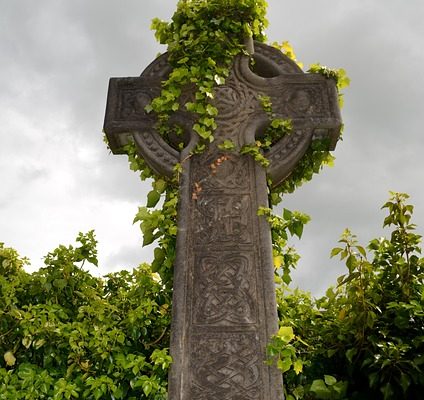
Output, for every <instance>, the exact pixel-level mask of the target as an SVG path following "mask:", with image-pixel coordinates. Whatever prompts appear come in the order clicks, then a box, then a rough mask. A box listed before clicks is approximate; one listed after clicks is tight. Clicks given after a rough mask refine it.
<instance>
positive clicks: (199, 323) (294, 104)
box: [104, 42, 341, 400]
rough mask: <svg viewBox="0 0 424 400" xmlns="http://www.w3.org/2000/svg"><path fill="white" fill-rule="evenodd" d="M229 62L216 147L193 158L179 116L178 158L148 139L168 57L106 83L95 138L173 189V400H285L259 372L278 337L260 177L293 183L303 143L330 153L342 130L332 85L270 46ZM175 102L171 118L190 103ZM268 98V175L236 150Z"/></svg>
mask: <svg viewBox="0 0 424 400" xmlns="http://www.w3.org/2000/svg"><path fill="white" fill-rule="evenodd" d="M254 47H255V49H254V51H255V52H254V60H255V63H254V67H253V68H252V67H251V65H250V60H249V57H247V56H245V55H240V56H237V57H236V58H235V60H234V65H233V68H232V71H231V74H230V77H229V78H228V79H227V80H226V82H225V84H223V85H220V86H217V87H216V88H215V98H214V100H213V104H214V105H215V106H216V107H217V108H218V111H219V115H218V116H217V117H216V123H217V129H216V131H215V132H214V137H215V141H214V142H212V143H211V144H210V145H209V147H208V148H207V149H206V151H205V152H203V153H201V154H193V155H190V154H191V150H192V149H193V148H194V146H195V145H196V143H197V134H196V133H194V132H193V131H192V125H193V121H194V120H193V116H192V115H191V114H190V113H189V112H185V111H178V112H176V113H175V116H174V117H173V119H172V121H171V122H176V123H178V124H179V125H180V126H182V127H183V129H184V131H185V136H186V138H187V139H186V143H185V148H184V149H183V150H182V151H179V150H177V146H173V145H172V143H167V142H165V141H164V140H163V138H162V137H161V136H160V135H159V134H158V132H156V130H155V123H156V118H155V115H154V113H146V112H145V109H144V108H145V106H146V105H147V104H149V103H150V102H151V100H152V99H154V98H155V97H157V96H158V95H159V94H160V90H161V81H163V80H165V79H166V77H167V76H168V74H169V73H170V71H171V67H170V65H169V64H168V61H167V54H164V55H162V56H161V57H159V58H158V59H156V60H155V61H154V62H153V63H152V64H150V66H148V67H147V69H146V70H145V71H144V72H143V73H142V74H141V76H140V77H136V78H112V79H111V80H110V85H109V93H108V101H107V109H106V117H105V125H104V130H105V132H106V135H107V137H108V140H109V144H110V147H111V150H112V152H113V153H116V154H120V153H122V146H123V145H125V144H126V143H127V142H128V141H129V140H130V139H133V140H134V142H135V144H136V146H137V148H138V151H139V154H140V155H141V156H142V157H143V158H144V159H145V161H146V162H147V164H148V165H149V166H150V167H151V168H152V169H153V170H154V171H155V172H156V173H157V174H158V175H161V176H165V177H168V178H170V177H172V175H173V169H174V166H175V165H176V164H177V163H181V165H182V174H181V177H180V182H179V186H180V187H179V191H180V192H179V212H178V234H177V256H176V261H175V265H174V293H173V310H172V328H171V329H172V333H171V355H172V358H173V364H172V367H171V372H170V375H169V399H170V400H276V399H283V397H284V396H283V389H282V378H281V373H279V372H278V370H277V369H276V368H275V367H274V366H269V365H267V364H266V363H265V360H266V346H267V343H268V342H269V340H270V337H271V336H272V335H273V334H275V333H276V332H277V330H278V319H277V308H276V299H275V284H274V268H273V257H272V244H271V234H270V228H269V226H268V223H267V221H266V220H265V219H264V217H258V215H257V211H258V208H259V207H260V206H265V207H267V206H268V197H267V196H268V189H267V175H268V177H270V178H271V179H272V182H273V184H274V185H278V184H279V183H281V182H282V181H283V180H284V179H285V178H286V177H287V176H289V175H290V173H291V172H292V170H293V168H294V167H295V166H296V164H297V162H298V161H299V160H300V159H301V158H302V156H303V155H304V154H305V152H306V150H307V149H308V148H309V146H310V144H311V142H312V140H314V139H321V138H326V139H328V143H329V149H334V147H335V145H336V142H337V140H338V137H339V134H340V128H341V118H340V114H339V109H338V105H337V92H336V87H335V82H334V81H333V80H331V79H326V78H324V77H323V76H321V75H317V74H305V73H303V72H302V70H301V69H300V68H299V67H298V66H297V65H296V64H295V63H294V62H293V61H291V60H290V59H289V58H288V57H286V56H285V55H283V54H282V53H281V52H280V51H279V50H276V49H274V48H272V47H269V46H267V45H264V44H261V43H256V42H255V45H254ZM191 95H192V93H191V92H190V90H188V91H187V93H184V92H183V94H182V96H181V99H180V102H181V107H180V110H185V107H184V104H185V102H187V101H189V100H190V96H191ZM261 96H269V97H270V99H271V102H272V109H273V113H275V115H276V117H278V118H282V119H291V120H292V122H293V131H292V133H291V134H289V135H286V136H284V137H283V138H281V139H280V140H279V141H278V142H277V143H275V144H274V145H273V146H272V147H271V149H270V150H268V151H267V152H265V153H264V156H265V157H266V158H267V159H268V160H269V162H270V164H269V167H268V168H267V169H266V170H265V169H264V168H263V167H262V166H260V165H259V164H258V163H257V162H255V161H254V160H253V159H252V158H251V156H249V155H241V154H240V153H239V152H238V151H231V152H229V151H224V150H221V148H220V147H219V144H220V143H222V142H223V141H224V140H231V141H232V142H233V143H234V144H235V146H236V148H237V149H239V148H240V147H242V146H243V145H245V144H249V143H253V142H254V141H255V138H258V137H260V135H261V132H263V131H264V129H265V128H266V126H267V124H269V122H270V121H269V117H268V115H267V114H266V112H264V110H263V107H262V105H261V100H260V99H261Z"/></svg>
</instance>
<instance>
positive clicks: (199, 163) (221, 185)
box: [192, 151, 251, 192]
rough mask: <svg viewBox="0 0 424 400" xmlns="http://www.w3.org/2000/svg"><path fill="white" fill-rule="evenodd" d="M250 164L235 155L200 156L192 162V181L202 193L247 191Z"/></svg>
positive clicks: (247, 160)
mask: <svg viewBox="0 0 424 400" xmlns="http://www.w3.org/2000/svg"><path fill="white" fill-rule="evenodd" d="M250 179H251V177H250V163H249V159H248V157H242V156H240V155H238V154H237V153H235V152H234V153H228V154H224V153H221V152H215V151H214V152H211V153H205V154H201V155H200V156H199V157H198V159H197V160H196V161H194V162H193V177H192V181H193V184H195V185H196V187H198V188H200V189H201V191H202V192H207V191H208V190H231V191H234V190H239V191H249V188H250Z"/></svg>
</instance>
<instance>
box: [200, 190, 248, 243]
mask: <svg viewBox="0 0 424 400" xmlns="http://www.w3.org/2000/svg"><path fill="white" fill-rule="evenodd" d="M250 204H251V200H250V196H249V195H248V194H239V195H237V194H232V195H229V194H223V193H218V194H211V193H209V194H208V195H207V196H205V195H203V194H201V195H200V196H199V199H198V200H197V201H196V204H195V208H194V221H193V222H194V227H195V228H194V231H195V235H194V239H195V241H196V243H198V244H207V243H251V242H252V229H251V222H252V221H251V220H252V217H251V215H250V214H251V210H250V207H251V205H250Z"/></svg>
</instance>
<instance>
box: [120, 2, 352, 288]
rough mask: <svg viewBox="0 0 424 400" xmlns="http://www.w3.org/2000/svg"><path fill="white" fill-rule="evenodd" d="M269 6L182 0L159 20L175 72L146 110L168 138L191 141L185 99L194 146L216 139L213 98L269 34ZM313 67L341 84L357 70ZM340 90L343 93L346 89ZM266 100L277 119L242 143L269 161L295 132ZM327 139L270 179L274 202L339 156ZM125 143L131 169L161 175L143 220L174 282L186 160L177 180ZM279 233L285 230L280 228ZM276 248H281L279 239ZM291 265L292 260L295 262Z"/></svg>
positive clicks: (290, 53)
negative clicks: (185, 97) (182, 122)
mask: <svg viewBox="0 0 424 400" xmlns="http://www.w3.org/2000/svg"><path fill="white" fill-rule="evenodd" d="M266 8H267V3H266V1H264V0H243V1H236V0H225V1H224V0H180V1H179V2H178V4H177V9H176V11H175V13H174V15H173V17H172V19H171V21H169V22H166V21H161V20H159V19H154V20H153V22H152V29H153V30H154V31H155V36H156V38H157V40H158V41H159V42H160V43H161V44H164V45H167V51H168V60H169V63H170V65H171V66H172V72H171V73H170V74H169V77H168V78H167V79H166V80H165V81H164V82H163V84H162V91H161V94H160V95H159V96H158V97H157V98H155V99H154V100H153V101H152V102H151V104H149V105H148V106H147V107H146V111H147V112H154V113H156V114H157V116H158V125H157V130H158V131H159V132H160V133H161V134H162V135H163V137H164V138H165V140H169V138H170V136H171V135H172V136H174V137H175V136H176V137H178V136H179V137H180V143H179V144H178V147H179V148H180V149H182V148H183V147H184V146H185V145H186V143H185V142H184V137H183V130H182V129H181V127H179V126H178V125H176V124H173V123H171V121H172V115H173V113H175V112H176V111H178V110H179V109H180V107H185V109H186V110H187V111H189V112H191V113H193V115H194V116H195V117H196V118H195V121H194V123H193V126H192V129H193V132H194V133H195V134H197V135H198V139H199V140H198V144H197V146H196V148H195V149H194V150H193V151H194V152H201V151H204V149H205V148H206V146H207V145H208V144H209V143H210V142H212V141H214V130H215V129H216V122H215V117H216V116H217V115H218V109H217V108H216V107H215V106H214V105H213V101H212V100H213V98H214V89H215V88H216V87H217V86H219V85H223V84H225V81H226V79H227V78H228V76H229V72H230V68H231V66H232V63H233V60H234V57H235V56H237V55H239V54H245V55H249V53H248V52H247V50H246V46H245V42H246V39H248V38H251V39H253V40H256V41H259V42H264V41H266V36H265V32H264V31H265V28H266V27H267V26H268V21H267V19H266ZM273 46H274V47H276V48H278V49H279V50H281V51H282V53H283V54H285V55H286V56H287V57H289V58H291V59H292V60H293V61H295V62H296V63H297V64H298V65H299V66H302V64H301V63H300V62H299V61H298V60H297V59H296V55H295V53H294V50H293V48H292V47H291V45H290V44H289V43H288V42H287V41H286V42H282V43H281V44H278V43H273ZM252 62H253V59H252ZM309 72H312V73H320V74H323V75H324V76H326V77H327V78H329V79H334V80H335V81H336V84H337V88H338V90H339V91H340V90H341V89H343V88H345V87H346V86H347V85H348V84H349V78H348V77H347V76H346V73H345V71H344V70H343V69H338V70H332V69H329V68H327V67H324V66H321V65H319V64H317V65H313V66H311V68H310V70H309ZM188 86H189V87H190V88H191V90H193V91H194V96H193V100H192V101H189V102H187V103H185V104H181V102H180V101H179V99H180V96H181V93H182V92H183V90H184V89H185V88H187V87H188ZM339 96H340V99H342V94H341V92H340V94H339ZM260 102H261V104H262V107H263V109H264V111H265V112H266V113H267V115H268V117H269V119H270V123H269V125H268V127H267V128H266V130H265V131H264V132H263V133H262V135H259V136H260V139H258V140H256V141H255V142H254V143H252V144H249V145H246V146H243V147H242V148H241V149H240V150H239V151H240V152H241V153H242V154H249V155H250V156H252V157H253V158H254V159H255V160H256V161H257V162H258V163H259V164H261V165H262V166H263V167H264V168H266V167H267V163H268V160H267V159H266V158H265V157H264V156H263V151H264V150H267V149H268V148H269V146H270V145H271V144H272V143H274V142H275V141H277V140H278V139H280V138H281V137H283V136H285V135H288V134H290V132H291V121H290V120H282V119H279V118H276V117H275V115H274V113H273V110H272V103H271V101H270V99H269V98H267V97H266V96H262V97H260ZM172 144H173V145H175V143H172ZM219 147H220V148H221V149H223V150H227V151H237V150H236V149H235V146H234V143H231V142H230V141H228V140H227V141H224V142H223V143H220V144H219ZM327 147H328V144H327V143H325V142H322V141H319V140H317V141H314V142H313V143H312V145H311V147H310V149H309V150H308V151H307V153H306V154H305V156H304V157H303V158H302V160H301V161H300V162H299V164H298V166H297V167H296V169H295V170H294V171H293V172H292V174H291V175H290V176H289V177H288V178H287V179H286V180H285V181H284V182H283V183H282V184H281V185H279V186H278V187H272V182H271V181H269V201H270V205H271V206H275V205H277V204H279V203H280V202H281V200H282V195H283V194H284V193H289V192H293V191H294V190H295V188H296V187H298V186H300V185H301V184H302V183H303V182H305V181H308V180H310V179H312V176H313V174H314V173H318V172H319V171H320V169H321V168H322V166H323V165H325V164H332V162H333V156H332V155H331V154H330V153H329V151H327ZM125 150H126V152H127V154H128V156H129V160H130V167H131V169H132V170H138V171H140V176H141V177H142V179H145V178H152V179H153V181H152V182H153V183H152V186H153V187H152V190H151V191H150V193H149V194H148V201H147V204H146V206H144V207H140V209H139V212H138V213H137V216H136V218H135V222H139V223H140V227H141V230H142V232H143V235H144V244H145V245H147V244H150V243H152V242H154V241H156V243H158V247H157V248H156V249H155V258H154V261H153V268H154V270H155V271H157V272H158V273H159V274H160V276H161V278H162V279H163V281H164V282H165V283H166V284H169V285H171V280H172V271H171V267H172V262H173V257H174V255H175V237H176V205H177V190H176V185H175V183H176V182H175V180H178V175H179V172H181V165H180V164H178V165H177V166H176V170H175V178H174V180H164V179H163V178H159V177H156V176H155V175H154V173H153V172H152V171H151V170H150V169H149V168H148V167H147V165H146V164H145V162H144V161H143V160H142V159H141V157H140V156H139V155H138V154H137V152H136V149H135V147H134V145H131V144H130V145H128V146H126V148H125ZM161 199H163V203H162V204H163V207H162V209H161V210H159V209H158V208H157V207H158V203H159V202H160V201H161ZM274 218H277V217H274ZM271 225H272V226H276V225H275V224H274V225H273V224H271ZM273 236H274V237H277V235H276V234H274V235H273ZM280 240H281V239H280ZM280 244H281V243H280ZM278 247H279V249H280V252H279V253H278V254H275V260H277V263H280V261H281V260H283V261H281V262H284V260H286V259H287V256H285V254H284V252H283V251H282V250H283V247H282V246H281V245H280V246H278ZM274 253H277V248H276V247H275V246H274ZM287 268H290V267H289V265H287Z"/></svg>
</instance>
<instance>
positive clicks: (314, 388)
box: [309, 379, 331, 399]
mask: <svg viewBox="0 0 424 400" xmlns="http://www.w3.org/2000/svg"><path fill="white" fill-rule="evenodd" d="M309 390H310V391H311V392H313V393H315V394H316V395H317V398H318V399H330V398H331V390H330V389H329V388H328V387H327V386H326V384H325V382H324V381H323V380H322V379H315V380H314V381H313V382H312V385H311V387H310V389H309Z"/></svg>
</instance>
